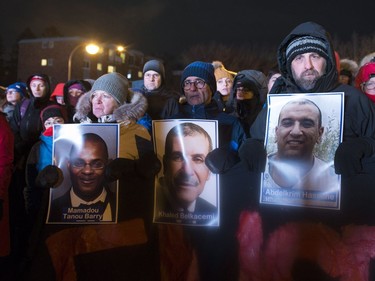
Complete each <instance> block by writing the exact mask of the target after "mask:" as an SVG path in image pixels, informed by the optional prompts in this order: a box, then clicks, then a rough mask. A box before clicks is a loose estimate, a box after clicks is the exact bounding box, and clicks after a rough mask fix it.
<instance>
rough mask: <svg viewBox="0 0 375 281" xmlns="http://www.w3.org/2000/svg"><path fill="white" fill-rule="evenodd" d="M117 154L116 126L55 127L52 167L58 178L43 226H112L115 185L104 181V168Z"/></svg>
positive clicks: (61, 125)
mask: <svg viewBox="0 0 375 281" xmlns="http://www.w3.org/2000/svg"><path fill="white" fill-rule="evenodd" d="M118 153H119V125H118V124H55V125H54V134H53V150H52V157H53V159H52V163H53V165H55V166H57V167H58V168H59V169H60V171H61V174H62V177H61V181H59V185H58V186H57V187H54V188H51V189H50V198H49V206H48V214H47V219H46V223H49V224H110V223H116V222H117V213H118V182H117V181H115V182H111V183H109V182H107V181H106V180H105V167H106V165H107V164H108V163H109V162H110V161H111V160H113V159H115V158H117V157H118Z"/></svg>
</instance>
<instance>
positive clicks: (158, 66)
mask: <svg viewBox="0 0 375 281" xmlns="http://www.w3.org/2000/svg"><path fill="white" fill-rule="evenodd" d="M149 70H153V71H155V72H157V73H159V74H160V76H161V78H162V81H164V78H165V70H164V65H163V63H162V62H161V61H159V60H149V61H148V62H146V63H145V65H144V66H143V74H145V72H146V71H149Z"/></svg>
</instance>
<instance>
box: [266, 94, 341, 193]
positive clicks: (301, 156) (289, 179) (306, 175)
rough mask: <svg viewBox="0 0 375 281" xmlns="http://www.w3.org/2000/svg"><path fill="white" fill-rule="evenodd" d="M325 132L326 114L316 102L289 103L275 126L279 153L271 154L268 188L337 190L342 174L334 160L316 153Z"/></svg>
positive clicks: (267, 173) (292, 101)
mask: <svg viewBox="0 0 375 281" xmlns="http://www.w3.org/2000/svg"><path fill="white" fill-rule="evenodd" d="M323 132H324V127H323V126H322V113H321V111H320V109H319V107H318V106H317V105H316V104H315V103H314V102H313V101H311V100H309V99H305V98H302V99H297V100H291V101H289V102H287V103H286V104H285V105H284V106H283V107H282V109H281V111H280V114H279V120H278V124H277V126H276V128H275V135H276V143H277V152H275V153H272V154H271V155H269V156H268V165H266V171H265V174H264V187H265V188H286V189H297V190H301V189H302V190H316V191H329V192H333V191H336V190H337V189H338V188H339V183H340V181H339V176H338V175H336V174H335V171H334V169H333V167H332V166H331V164H330V163H326V162H324V161H323V160H321V159H319V158H317V157H316V156H315V155H314V147H315V145H317V144H319V143H320V141H321V138H322V135H323Z"/></svg>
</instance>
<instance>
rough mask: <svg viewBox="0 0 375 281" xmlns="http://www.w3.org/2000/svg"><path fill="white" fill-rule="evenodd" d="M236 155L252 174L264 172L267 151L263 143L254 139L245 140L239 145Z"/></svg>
mask: <svg viewBox="0 0 375 281" xmlns="http://www.w3.org/2000/svg"><path fill="white" fill-rule="evenodd" d="M238 154H239V156H240V158H241V160H242V161H244V162H245V163H246V164H247V166H248V168H249V170H250V171H252V172H258V173H260V172H264V170H265V168H266V161H267V151H266V149H265V148H264V145H263V142H261V141H260V140H256V139H247V140H245V141H244V142H243V144H242V145H241V147H240V149H239V151H238Z"/></svg>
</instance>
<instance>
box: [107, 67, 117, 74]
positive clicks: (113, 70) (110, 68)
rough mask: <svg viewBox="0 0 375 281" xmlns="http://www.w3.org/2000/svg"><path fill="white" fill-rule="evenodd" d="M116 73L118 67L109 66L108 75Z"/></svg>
mask: <svg viewBox="0 0 375 281" xmlns="http://www.w3.org/2000/svg"><path fill="white" fill-rule="evenodd" d="M115 71H116V66H113V65H108V69H107V72H108V73H111V72H115Z"/></svg>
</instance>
